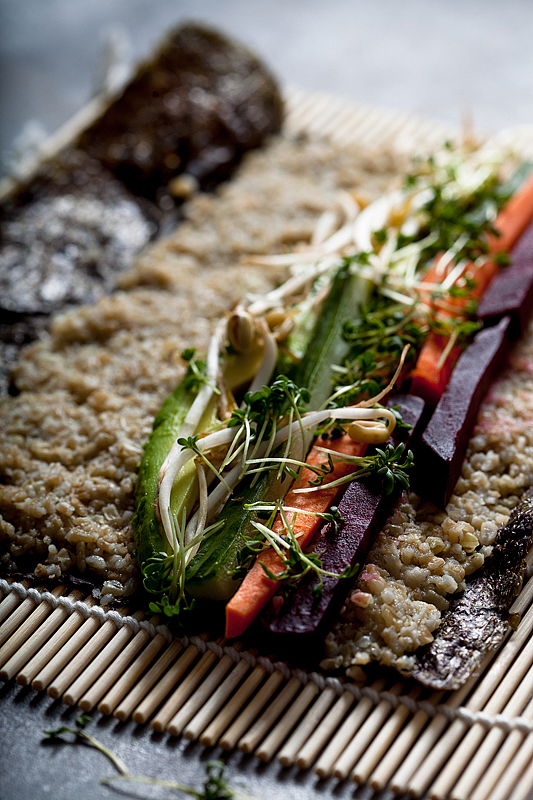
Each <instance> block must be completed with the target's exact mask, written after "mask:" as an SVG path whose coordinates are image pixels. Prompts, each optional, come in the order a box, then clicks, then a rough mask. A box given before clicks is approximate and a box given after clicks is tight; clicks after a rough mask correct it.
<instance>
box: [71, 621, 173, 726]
mask: <svg viewBox="0 0 533 800" xmlns="http://www.w3.org/2000/svg"><path fill="white" fill-rule="evenodd" d="M134 616H135V615H134ZM149 622H150V624H152V625H158V624H159V617H152V618H151V619H150V620H149ZM117 637H118V634H117V636H116V637H115V639H117ZM115 639H113V641H115ZM149 639H150V634H149V632H148V631H147V630H144V629H143V628H141V630H140V631H137V633H136V634H135V635H134V636H133V639H132V640H131V641H130V642H128V644H127V645H126V647H124V648H123V649H120V650H119V652H118V653H117V655H116V657H115V658H112V659H111V662H110V663H109V665H108V666H107V668H106V669H105V670H104V672H103V673H102V674H101V675H100V677H99V678H98V679H97V680H96V681H95V683H93V685H92V686H91V688H90V689H89V690H88V691H87V692H86V693H85V694H84V695H83V697H82V698H81V700H80V702H79V704H78V705H79V707H80V708H81V709H82V711H91V710H92V709H93V708H94V706H95V705H96V704H97V702H98V701H99V700H100V699H101V698H102V697H103V696H104V695H105V694H106V692H109V690H110V689H111V687H113V686H115V684H116V682H117V680H118V679H119V678H120V676H121V675H122V674H123V673H124V672H125V670H126V669H127V667H128V666H129V665H130V663H131V661H133V659H134V658H135V656H136V655H137V653H138V652H139V651H140V650H141V649H142V648H143V647H144V645H145V644H146V643H147V642H148V641H149Z"/></svg>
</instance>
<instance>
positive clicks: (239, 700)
mask: <svg viewBox="0 0 533 800" xmlns="http://www.w3.org/2000/svg"><path fill="white" fill-rule="evenodd" d="M266 674H267V671H266V669H265V667H261V666H257V667H255V669H253V670H252V672H251V673H250V675H248V677H247V678H246V680H245V681H244V683H243V684H242V686H240V687H239V689H238V691H237V692H236V693H235V694H234V695H233V697H232V698H231V702H230V703H228V704H227V705H225V706H224V707H223V708H222V709H221V710H220V711H219V713H218V714H217V715H216V717H215V718H214V719H213V721H212V722H211V724H210V725H209V726H208V727H207V728H206V730H205V731H204V732H203V733H202V735H201V737H200V742H201V743H202V744H203V745H204V746H205V747H213V746H214V745H215V744H216V743H217V742H218V740H219V739H220V738H221V736H222V735H223V733H224V731H226V730H227V728H229V726H230V725H231V723H232V722H233V720H234V719H235V718H236V717H237V716H238V715H239V713H240V711H241V709H242V708H243V706H244V705H245V703H246V701H247V700H248V699H249V698H250V697H251V696H252V694H253V693H254V692H255V691H256V690H257V688H258V686H259V684H260V683H261V682H262V681H263V679H264V677H265V675H266Z"/></svg>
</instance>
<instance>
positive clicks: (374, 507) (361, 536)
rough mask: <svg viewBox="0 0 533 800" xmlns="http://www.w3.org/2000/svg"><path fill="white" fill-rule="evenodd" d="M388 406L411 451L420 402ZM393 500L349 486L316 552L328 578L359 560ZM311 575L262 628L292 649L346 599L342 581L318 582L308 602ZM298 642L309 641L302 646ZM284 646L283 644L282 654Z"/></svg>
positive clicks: (401, 400) (398, 400)
mask: <svg viewBox="0 0 533 800" xmlns="http://www.w3.org/2000/svg"><path fill="white" fill-rule="evenodd" d="M387 405H388V406H395V405H398V406H400V408H401V413H402V417H403V420H404V422H406V423H407V424H408V425H412V428H411V430H407V431H406V430H405V429H399V430H397V432H396V435H394V436H393V440H394V444H395V445H397V444H399V443H400V442H402V441H403V442H405V444H406V446H408V447H410V446H411V444H412V442H413V441H414V440H415V439H416V438H417V437H418V436H419V434H420V428H421V425H420V421H421V418H422V412H423V410H424V402H423V400H421V398H419V397H415V396H414V395H412V396H410V395H395V396H393V397H391V398H390V399H389V400H388V401H387ZM397 497H398V495H397V494H396V495H383V494H382V492H381V490H380V488H378V487H376V485H375V484H374V483H370V482H366V481H353V482H352V483H350V484H349V486H348V488H347V490H346V492H345V494H344V497H343V499H342V500H341V501H340V503H339V511H340V514H341V517H342V522H340V523H339V524H338V529H337V531H335V530H334V529H332V526H331V525H329V524H328V525H326V526H325V527H324V530H323V532H322V536H321V539H320V542H319V544H318V545H317V547H316V551H317V552H319V553H320V558H321V560H322V566H323V568H324V569H326V570H328V571H329V572H336V573H341V572H343V571H344V570H345V569H346V567H352V566H353V565H354V564H356V563H357V562H359V563H360V564H361V565H362V564H363V561H364V558H365V556H366V554H367V552H368V550H369V548H370V545H371V543H372V540H373V538H374V536H375V535H376V534H377V533H378V531H379V530H381V528H382V527H383V524H384V523H385V520H386V519H387V516H388V515H389V513H390V510H391V508H392V506H393V504H394V502H395V501H396V499H397ZM317 582H318V579H317V578H316V576H315V575H308V576H307V577H306V578H305V579H304V580H303V581H301V583H300V584H299V586H298V588H297V589H296V591H295V592H294V593H293V594H291V595H290V597H289V598H288V600H286V601H285V603H284V604H283V606H282V608H281V611H280V613H279V614H278V616H277V617H275V618H274V619H272V620H270V621H269V622H265V625H266V627H267V628H268V629H269V630H270V631H271V632H272V633H275V634H276V635H277V634H291V635H292V634H296V633H297V634H300V635H299V636H298V639H297V641H295V642H294V644H295V645H296V646H297V647H298V649H300V648H301V647H302V645H305V644H311V643H312V642H314V640H315V636H317V637H318V636H321V635H322V634H323V633H325V632H326V631H325V628H326V627H327V626H328V624H329V623H330V621H331V619H332V618H333V617H334V616H335V614H337V612H338V611H339V609H340V607H341V606H342V603H343V601H344V598H345V595H346V583H347V582H346V581H345V580H340V579H339V578H331V577H327V576H323V584H324V585H323V590H322V593H321V595H320V596H319V597H316V598H315V597H313V595H312V589H313V587H314V586H315V585H316V584H317ZM302 640H308V641H307V642H303V641H302ZM288 643H289V644H290V640H289V641H288V642H285V641H284V642H283V647H284V648H285V645H286V644H288Z"/></svg>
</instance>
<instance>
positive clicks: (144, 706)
mask: <svg viewBox="0 0 533 800" xmlns="http://www.w3.org/2000/svg"><path fill="white" fill-rule="evenodd" d="M199 655H200V650H199V649H198V648H197V647H196V645H195V644H190V645H189V646H188V647H187V648H186V649H185V650H184V651H183V653H182V654H181V655H180V657H179V658H178V660H177V661H176V662H175V663H174V664H173V665H172V666H171V667H170V669H169V670H167V672H165V674H164V675H163V676H162V677H161V678H160V680H159V681H158V682H157V683H156V684H155V686H154V687H153V689H152V690H151V691H150V692H149V693H148V694H147V695H146V697H145V698H144V700H143V701H142V702H141V703H140V705H139V706H138V707H137V708H136V709H135V711H134V712H133V719H134V720H135V722H136V723H137V724H138V725H144V724H145V723H146V722H148V720H149V719H150V717H151V716H152V714H153V713H154V711H155V710H156V709H157V708H159V706H160V705H161V703H162V702H163V701H164V700H165V698H166V697H167V695H168V693H169V692H170V691H172V689H173V688H174V686H175V685H176V684H177V682H178V681H179V680H180V678H181V676H182V675H183V674H184V673H185V672H186V671H187V670H188V669H189V667H190V666H191V664H192V663H193V662H194V661H196V659H197V658H198V656H199Z"/></svg>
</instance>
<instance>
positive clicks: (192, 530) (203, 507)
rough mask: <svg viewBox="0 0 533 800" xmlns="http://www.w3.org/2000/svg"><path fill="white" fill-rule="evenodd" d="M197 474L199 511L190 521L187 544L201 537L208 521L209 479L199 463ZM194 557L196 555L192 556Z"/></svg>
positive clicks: (197, 463)
mask: <svg viewBox="0 0 533 800" xmlns="http://www.w3.org/2000/svg"><path fill="white" fill-rule="evenodd" d="M196 474H197V475H198V493H199V500H198V502H199V506H198V511H197V512H196V514H195V515H194V516H193V517H192V519H190V520H189V522H188V524H187V527H186V528H185V544H186V545H187V544H189V542H190V541H192V539H194V538H195V537H197V536H199V535H200V534H201V533H202V531H203V530H204V528H205V523H206V520H207V503H208V495H207V478H206V476H205V469H204V467H203V466H202V464H200V463H199V462H198V461H197V462H196ZM193 555H194V553H193V554H192V555H191V558H192V556H193Z"/></svg>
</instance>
